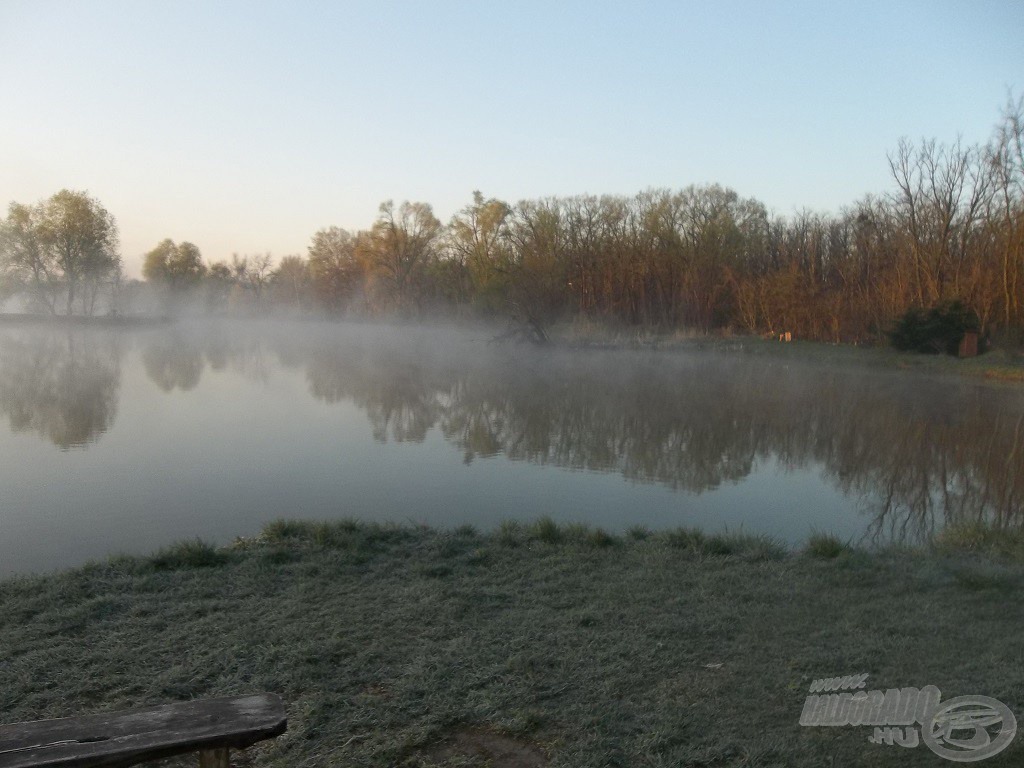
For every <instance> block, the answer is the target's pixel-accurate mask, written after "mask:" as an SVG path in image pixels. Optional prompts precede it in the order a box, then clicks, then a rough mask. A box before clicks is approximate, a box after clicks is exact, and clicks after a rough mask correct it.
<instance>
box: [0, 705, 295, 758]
mask: <svg viewBox="0 0 1024 768" xmlns="http://www.w3.org/2000/svg"><path fill="white" fill-rule="evenodd" d="M287 727H288V718H287V715H286V714H285V710H284V702H282V701H281V699H280V697H278V696H275V695H274V694H272V693H261V694H256V695H253V696H235V697H225V698H219V699H201V700H197V701H189V702H185V703H183V704H166V705H164V706H161V707H148V708H145V709H129V710H124V711H121V712H105V713H100V714H96V715H85V716H83V717H68V718H63V719H60V720H36V721H34V722H30V723H14V724H12V725H0V768H42V766H60V768H94V767H99V766H103V767H104V768H116V767H117V766H127V765H136V764H137V763H143V762H146V761H149V760H158V759H161V758H164V757H173V756H174V755H181V754H185V753H188V752H198V753H199V765H200V767H201V768H228V765H229V763H228V755H229V751H230V750H232V749H245V748H246V747H249V746H252V745H253V744H255V743H256V742H258V741H263V740H264V739H271V738H273V737H275V736H280V735H281V734H282V733H284V732H285V730H286V729H287Z"/></svg>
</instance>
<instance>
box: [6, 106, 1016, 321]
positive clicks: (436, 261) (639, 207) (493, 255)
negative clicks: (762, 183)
mask: <svg viewBox="0 0 1024 768" xmlns="http://www.w3.org/2000/svg"><path fill="white" fill-rule="evenodd" d="M888 160H889V167H890V171H891V174H892V177H893V181H894V187H893V189H892V191H891V192H889V193H887V194H885V195H883V196H879V197H868V198H866V199H864V200H861V201H859V202H857V203H855V204H853V205H851V206H849V207H848V208H846V209H844V210H842V211H841V212H839V213H838V214H834V215H833V214H817V213H809V212H805V213H800V214H797V215H794V216H791V217H788V218H783V217H779V216H772V215H770V214H769V213H768V211H767V210H766V208H765V206H764V205H763V204H762V203H760V202H759V201H757V200H755V199H752V198H743V197H740V196H739V195H738V194H737V193H736V192H734V191H732V190H730V189H725V188H722V187H720V186H717V185H711V186H700V187H697V186H691V187H688V188H686V189H684V190H682V191H670V190H650V191H645V192H642V193H640V194H637V195H634V196H630V197H625V196H601V197H596V196H579V197H568V198H544V199H540V200H526V201H521V202H519V203H516V204H509V203H507V202H504V201H501V200H495V199H489V198H486V197H484V196H483V195H481V194H480V193H475V194H474V196H473V200H472V202H471V203H470V204H469V205H467V206H466V207H465V208H464V209H462V210H461V211H460V212H459V213H458V214H456V215H455V216H454V217H453V218H452V219H451V221H450V222H448V224H447V225H444V224H442V222H441V221H439V220H438V218H437V217H436V216H435V215H434V213H433V211H432V209H431V207H430V205H428V204H426V203H409V202H406V203H402V204H401V205H395V204H394V203H392V202H386V203H384V204H383V205H382V206H381V207H380V213H379V216H378V218H377V220H376V221H375V222H374V223H373V225H372V226H371V227H370V228H369V229H368V230H365V231H359V232H349V231H346V230H344V229H339V228H337V227H330V228H327V229H324V230H321V231H319V232H317V233H316V234H315V235H314V236H313V238H312V242H311V243H310V245H309V248H308V253H307V254H306V255H305V256H299V255H291V256H285V257H284V258H282V259H281V260H280V261H279V262H278V263H277V264H276V266H275V265H274V263H273V260H272V259H271V257H270V255H269V254H262V255H255V256H248V257H242V256H237V255H236V256H234V257H232V260H231V262H226V261H222V262H217V263H213V264H206V263H204V262H203V260H202V258H201V255H200V253H199V251H198V249H197V248H195V246H193V245H191V244H190V243H181V244H175V243H173V242H172V241H170V240H166V241H164V242H163V243H161V244H159V245H158V246H157V247H156V248H155V249H154V250H153V251H152V252H150V253H149V254H148V255H147V256H146V263H145V269H144V275H145V277H146V280H147V282H148V284H149V286H150V289H151V290H156V291H158V292H159V294H160V297H161V300H162V301H163V302H164V303H165V305H166V306H169V307H173V306H174V305H176V304H180V303H182V302H183V301H184V299H183V297H185V296H189V297H192V298H193V299H196V298H197V297H198V299H199V301H200V305H201V306H202V307H203V308H204V310H205V311H210V312H267V311H278V312H288V313H300V314H301V313H307V314H314V313H315V314H328V315H336V316H345V315H362V316H374V315H382V314H385V313H386V314H397V315H401V316H405V317H422V316H426V315H436V314H445V315H454V316H459V317H468V316H472V317H491V318H494V317H511V318H513V319H514V320H515V321H517V323H518V327H519V328H520V329H522V331H523V332H524V333H527V334H529V335H530V336H532V337H533V338H534V339H537V340H543V339H545V338H546V329H547V328H548V327H549V326H550V325H551V323H553V322H555V321H558V320H564V319H574V318H587V319H592V320H595V321H599V322H610V323H616V324H626V325H642V326H649V327H658V328H665V329H672V328H681V327H687V328H697V329H700V330H704V331H712V330H715V329H726V328H728V329H736V330H744V331H749V332H754V333H769V334H775V333H780V332H791V333H793V334H794V335H796V336H798V337H803V338H812V339H822V340H829V341H862V340H863V341H866V340H877V339H880V338H882V337H883V336H884V335H885V334H886V333H887V332H888V331H889V330H891V329H892V327H893V325H894V323H895V322H896V320H897V318H899V317H900V316H901V315H903V314H904V313H905V312H907V311H908V310H909V309H911V308H915V307H917V308H921V309H924V308H929V307H933V306H936V305H938V304H940V303H942V302H948V301H952V300H957V301H960V302H962V303H963V304H964V305H965V306H966V307H968V308H969V309H970V310H971V311H973V313H975V314H976V315H977V317H978V320H979V322H980V326H981V328H980V330H982V332H985V333H989V332H996V333H1008V334H1013V335H1016V336H1020V335H1021V334H1024V99H1021V100H1020V101H1017V102H1015V103H1011V104H1009V105H1008V106H1007V108H1006V109H1005V110H1004V112H1003V115H1002V117H1001V120H1000V122H999V123H998V125H997V126H996V129H995V131H994V133H993V137H992V139H991V140H990V141H989V142H988V143H987V144H984V145H976V146H963V145H962V144H961V143H959V142H958V143H956V144H953V145H940V144H938V143H936V142H934V141H928V142H922V143H920V144H917V145H914V144H911V143H909V142H901V143H900V145H899V146H898V147H897V149H896V150H895V151H894V152H893V153H892V154H891V155H890V156H889V158H888ZM11 210H12V213H11V215H10V216H9V217H8V220H7V221H6V222H5V223H4V225H3V232H4V233H5V235H4V237H3V240H2V241H0V242H3V243H9V242H10V241H11V236H10V234H9V233H10V232H12V231H15V230H16V229H17V228H16V227H14V226H13V225H12V223H11V222H12V221H13V220H14V218H15V213H17V212H18V210H20V208H19V209H17V210H16V209H15V207H14V206H12V209H11ZM16 239H17V238H15V240H16ZM4 253H5V254H7V255H6V257H5V258H6V261H7V262H8V264H10V263H11V259H10V256H9V254H10V253H11V248H10V245H5V246H4ZM23 262H24V259H22V260H21V262H19V263H23ZM11 271H12V270H10V269H9V270H8V272H11ZM14 272H15V273H17V274H16V277H15V279H14V282H16V283H17V284H18V285H20V286H21V287H22V288H27V289H29V292H30V293H31V291H32V290H33V289H34V288H35V287H38V283H33V282H32V281H33V279H34V278H33V275H32V273H31V271H30V270H29V271H26V270H25V269H24V268H21V270H20V272H19V271H18V270H17V269H16V270H14ZM57 283H58V284H59V283H60V280H59V279H58V280H57ZM69 285H70V284H69ZM136 290H137V289H136ZM40 303H42V304H46V301H45V300H43V301H41V302H40ZM51 304H52V302H51Z"/></svg>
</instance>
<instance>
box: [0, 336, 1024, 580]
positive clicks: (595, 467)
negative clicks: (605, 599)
mask: <svg viewBox="0 0 1024 768" xmlns="http://www.w3.org/2000/svg"><path fill="white" fill-rule="evenodd" d="M488 341H489V334H488V333H487V332H486V331H475V332H474V331H467V330H453V329H425V328H417V327H383V326H370V325H355V324H353V325H348V324H344V325H342V324H339V325H323V324H314V323H285V322H281V323H275V324H269V323H268V324H257V323H249V324H246V323H240V322H239V323H229V322H223V323H212V324H206V325H201V324H191V323H179V324H175V325H169V326H159V327H147V328H136V329H124V328H106V329H105V328H94V327H67V326H45V325H42V326H24V325H22V326H10V325H8V326H0V574H3V575H9V574H13V573H25V572H38V571H47V570H51V569H54V568H58V567H66V566H72V565H77V564H81V563H83V562H85V561H87V560H89V559H93V558H98V557H102V556H105V555H107V554H111V553H115V552H131V553H147V552H150V551H152V550H154V549H156V548H159V547H161V546H164V545H166V544H169V543H171V542H174V541H177V540H180V539H183V538H191V537H196V536H199V537H201V538H203V539H206V540H209V541H213V542H218V543H226V542H230V541H231V540H233V539H234V538H236V537H239V536H252V535H255V534H256V533H258V532H259V530H260V528H261V527H262V526H263V525H264V524H265V523H267V522H269V521H271V520H274V519H276V518H281V517H288V518H308V519H339V518H346V517H351V518H358V519H361V520H374V521H393V522H398V523H426V524H430V525H434V526H442V527H450V526H456V525H461V524H465V523H470V524H473V525H475V526H477V527H478V528H481V529H488V528H492V527H494V526H496V525H497V524H498V523H499V522H500V521H501V520H505V519H519V520H534V519H536V518H538V517H540V516H542V515H549V516H550V517H552V518H554V519H555V520H557V521H578V522H583V523H587V524H590V525H593V526H601V527H604V528H606V529H608V530H612V531H622V530H625V529H627V528H629V527H630V526H635V525H643V526H647V527H649V528H652V529H660V528H666V527H675V526H694V527H699V528H702V529H704V530H708V531H718V530H723V529H729V530H741V529H742V530H744V531H748V532H754V533H765V534H769V535H771V536H774V537H776V538H778V539H780V540H782V541H785V542H788V543H790V544H792V545H799V543H800V542H802V541H804V540H805V539H806V538H807V536H808V535H809V533H810V532H812V531H824V532H832V533H835V534H837V535H839V536H841V537H843V538H848V539H851V540H854V541H858V542H861V543H864V542H889V541H907V542H920V541H925V540H927V539H928V537H930V536H931V535H933V534H934V533H935V531H937V530H939V529H941V527H942V526H943V525H945V524H947V523H948V522H950V521H965V520H984V521H987V522H989V523H991V524H995V525H1005V526H1019V525H1020V523H1021V520H1022V517H1024V516H1022V514H1021V508H1022V504H1024V450H1022V448H1024V446H1022V445H1021V443H1022V440H1024V392H1022V391H1021V390H1020V389H1019V388H1015V387H1009V386H1000V385H995V384H990V383H986V382H983V381H979V380H968V379H966V378H961V377H957V376H935V375H923V374H916V373H912V372H907V371H897V370H890V369H887V368H880V367H868V366H852V365H842V366H836V365H831V366H825V365H822V364H815V363H813V362H810V361H809V362H806V363H797V362H793V360H792V359H789V356H787V359H775V358H773V357H772V356H770V355H763V354H761V355H751V354H747V353H745V352H744V351H743V349H742V344H741V343H739V342H737V344H736V345H735V347H736V348H735V349H734V350H731V351H718V352H710V351H700V350H695V351H689V352H686V351H630V350H620V351H595V350H581V351H565V350H562V351H556V350H544V349H534V348H527V347H518V346H507V345H495V344H490V343H488Z"/></svg>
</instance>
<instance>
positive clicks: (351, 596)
mask: <svg viewBox="0 0 1024 768" xmlns="http://www.w3.org/2000/svg"><path fill="white" fill-rule="evenodd" d="M1010 538H1013V537H1010ZM1000 541H1001V539H999V537H994V536H986V535H984V534H982V533H981V532H978V531H973V532H972V533H971V534H970V535H967V534H966V533H961V534H957V535H956V536H954V534H952V533H950V534H948V535H947V537H946V538H945V539H941V540H940V544H937V545H936V546H935V547H934V548H932V549H928V550H902V551H898V552H897V551H893V552H886V551H880V552H863V551H858V550H855V549H853V548H850V547H848V546H847V545H845V544H844V545H843V548H844V549H843V552H845V553H847V554H845V555H843V556H835V557H833V556H831V555H830V554H828V553H831V552H834V551H835V550H836V546H835V544H836V542H837V540H834V539H833V538H832V537H826V536H820V537H819V538H818V539H817V540H816V542H817V543H814V544H811V543H810V542H809V543H808V545H807V546H806V547H802V548H800V549H799V551H796V552H790V551H788V550H786V549H785V548H783V547H781V546H780V545H779V544H777V543H776V542H774V541H772V540H770V539H766V538H764V537H759V536H753V535H749V534H746V533H743V532H729V533H723V534H701V533H700V532H698V531H694V530H689V529H679V530H674V531H667V532H658V533H651V532H647V531H642V530H639V529H637V530H634V531H630V532H629V533H627V534H625V535H622V536H618V535H613V534H611V533H608V532H607V531H602V530H601V529H595V528H588V527H585V526H579V525H559V524H557V523H555V522H553V521H551V520H550V519H547V520H543V519H542V520H540V521H537V522H536V523H533V524H528V525H522V524H517V523H506V524H504V525H502V526H501V527H500V528H499V529H498V530H496V531H495V532H493V533H480V532H477V531H474V530H472V529H469V528H460V529H456V530H452V531H441V530H432V529H426V528H416V527H400V526H386V525H372V524H362V523H355V522H352V521H347V522H340V523H302V522H291V521H279V522H276V523H273V524H271V525H269V526H267V528H266V529H265V530H264V532H263V533H262V535H260V536H258V537H256V538H253V539H250V540H242V541H239V542H237V543H236V544H234V545H232V546H230V547H226V548H220V549H218V548H215V547H212V546H210V545H208V544H203V543H202V542H196V541H191V542H185V543H183V544H181V545H178V546H175V547H170V548H167V549H165V550H162V551H161V552H158V553H156V554H155V555H153V556H151V557H128V556H122V557H118V558H111V559H110V560H106V561H102V562H95V563H92V564H90V565H89V566H87V567H84V568H79V569H75V570H71V571H65V572H61V573H56V574H53V575H49V576H42V577H31V578H27V577H23V578H17V579H11V580H7V581H2V582H0V713H2V720H3V721H5V722H13V721H18V720H28V719H35V718H44V717H59V716H65V715H71V714H76V713H83V712H94V711H102V710H105V709H116V708H122V707H129V706H135V705H143V704H153V703H162V702H168V701H175V700H185V699H190V698H196V697H205V696H215V695H228V694H239V693H244V692H251V691H257V690H269V691H274V692H277V693H279V694H281V695H282V696H283V697H284V698H285V700H286V701H287V703H288V711H289V721H290V722H289V731H288V733H287V735H285V736H283V737H281V738H279V739H277V740H275V741H274V742H272V743H268V744H266V745H263V746H260V747H256V748H254V749H252V750H250V751H249V753H248V754H247V755H245V756H243V757H242V759H241V762H239V763H238V764H239V765H250V764H256V765H267V766H295V765H301V766H331V765H351V766H427V765H434V766H436V765H448V766H455V765H460V766H466V765H491V766H493V767H494V768H500V767H501V766H506V767H508V766H526V765H540V764H547V765H551V766H608V765H619V766H632V765H639V766H690V767H691V768H696V767H697V766H700V767H702V768H708V767H710V766H714V767H716V768H717V767H719V766H737V767H738V766H744V767H746V768H750V767H752V766H762V767H764V766H773V767H776V766H777V767H781V766H787V767H788V766H822V765H835V766H855V767H856V766H875V765H880V766H897V765H899V766H903V765H911V766H916V765H920V766H936V765H938V764H939V763H940V762H942V761H941V760H940V758H938V757H937V756H935V755H934V754H932V753H931V752H930V751H928V750H927V749H926V748H924V747H920V748H918V749H901V748H896V747H884V746H877V745H872V744H869V743H868V741H867V736H868V735H870V734H869V730H870V729H867V728H852V727H848V728H802V727H800V726H799V724H798V720H799V716H800V710H801V707H802V704H803V700H804V697H805V696H806V695H807V690H808V685H809V684H810V682H811V681H812V680H814V679H816V678H821V677H831V676H836V675H844V674H854V673H858V672H862V671H868V672H870V677H869V679H868V687H869V688H874V687H878V688H882V689H885V688H888V687H899V686H910V685H913V686H918V687H920V686H923V685H927V684H932V685H936V686H938V687H939V688H940V689H941V690H942V692H943V697H944V698H948V697H952V696H960V695H968V694H979V695H986V696H992V697H995V698H997V699H1000V700H1001V701H1003V702H1005V703H1006V704H1007V705H1008V706H1010V708H1011V709H1013V710H1014V711H1015V712H1017V713H1018V717H1020V716H1021V712H1022V707H1024V646H1022V644H1021V642H1020V616H1021V615H1024V589H1022V586H1024V561H1017V560H1015V559H1014V552H1016V551H1017V550H1016V549H1014V547H1013V546H1009V545H1006V544H1002V543H999V542H1000ZM839 543H840V544H841V542H839ZM989 553H994V554H996V555H997V556H996V557H990V556H989ZM812 554H813V555H814V556H808V555H812ZM840 554H842V553H840ZM487 745H490V746H489V747H488V746H487ZM488 750H490V751H488ZM507 754H513V755H514V756H516V757H515V759H514V760H509V759H506V758H504V757H502V755H507ZM531 761H532V762H531ZM538 761H540V762H538ZM1022 762H1024V740H1022V739H1020V738H1018V739H1017V740H1016V742H1015V743H1014V744H1012V745H1011V747H1010V748H1009V749H1008V750H1006V751H1005V752H1004V753H1002V754H1001V755H999V756H997V757H995V758H991V759H989V760H986V761H985V765H986V766H995V767H998V766H1012V765H1020V764H1021V763H1022Z"/></svg>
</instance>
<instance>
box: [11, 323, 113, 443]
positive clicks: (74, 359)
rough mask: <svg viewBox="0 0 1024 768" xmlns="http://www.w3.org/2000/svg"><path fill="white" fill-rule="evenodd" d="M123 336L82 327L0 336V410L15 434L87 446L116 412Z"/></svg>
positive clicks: (106, 428) (108, 424) (103, 430)
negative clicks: (82, 328)
mask: <svg viewBox="0 0 1024 768" xmlns="http://www.w3.org/2000/svg"><path fill="white" fill-rule="evenodd" d="M123 352H124V344H123V340H122V339H121V338H120V337H118V336H117V335H115V334H109V333H98V334H96V333H91V332H88V331H83V330H80V329H54V330H47V331H44V332H41V333H40V332H23V333H4V334H0V361H2V364H0V412H2V413H3V414H4V415H5V416H6V417H7V420H8V422H9V424H10V428H11V430H12V431H13V432H34V433H36V434H38V435H40V436H41V437H43V438H45V439H47V440H49V441H50V442H52V443H53V444H54V445H56V446H59V447H60V448H64V449H67V448H73V447H76V446H83V445H86V444H88V443H90V442H92V441H93V440H95V439H96V438H97V437H98V436H99V435H101V434H102V433H104V432H106V431H107V430H108V429H110V427H111V426H112V425H113V423H114V417H115V416H116V415H117V405H118V390H119V387H120V383H121V357H122V355H123Z"/></svg>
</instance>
